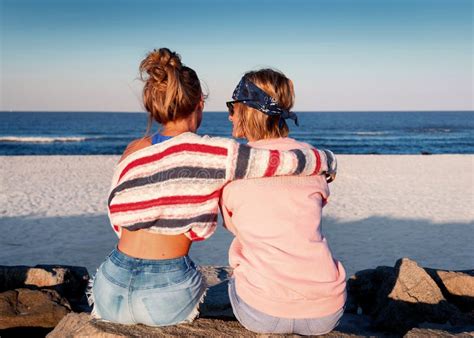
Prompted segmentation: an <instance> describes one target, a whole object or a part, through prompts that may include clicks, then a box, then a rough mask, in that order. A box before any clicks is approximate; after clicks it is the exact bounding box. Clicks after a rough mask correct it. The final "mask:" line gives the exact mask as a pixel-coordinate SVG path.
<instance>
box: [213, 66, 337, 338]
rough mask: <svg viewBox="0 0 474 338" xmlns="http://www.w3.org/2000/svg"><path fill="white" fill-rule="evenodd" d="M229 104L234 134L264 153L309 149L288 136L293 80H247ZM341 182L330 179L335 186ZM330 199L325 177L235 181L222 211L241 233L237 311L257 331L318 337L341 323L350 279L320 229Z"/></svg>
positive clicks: (236, 245) (249, 76) (254, 76)
mask: <svg viewBox="0 0 474 338" xmlns="http://www.w3.org/2000/svg"><path fill="white" fill-rule="evenodd" d="M232 99H233V101H229V102H228V103H227V105H228V108H229V120H230V121H231V122H232V124H233V132H232V134H233V136H234V137H240V138H245V139H247V140H248V141H250V142H249V145H250V146H252V147H253V148H259V149H277V150H280V151H285V150H289V149H300V150H303V149H308V148H310V145H308V144H306V143H301V142H297V141H296V140H294V139H292V138H288V132H289V128H288V125H287V123H286V119H292V120H293V121H294V122H295V123H296V124H297V123H298V120H297V116H296V114H294V113H293V112H291V108H292V107H293V102H294V90H293V83H292V82H291V80H289V79H288V78H287V77H286V76H285V75H284V74H282V73H280V72H278V71H275V70H272V69H262V70H258V71H252V72H248V73H246V74H245V75H244V77H243V78H242V80H241V81H240V83H239V84H238V85H237V88H236V89H235V91H234V94H233V96H232ZM333 178H334V176H333V177H331V178H329V180H328V181H331V180H332V179H333ZM328 197H329V188H328V182H327V180H326V179H325V178H324V177H323V176H313V177H272V178H262V179H256V180H242V181H234V182H231V183H229V184H228V185H227V186H226V187H225V188H224V190H223V194H222V199H221V211H222V213H223V218H224V222H225V226H226V227H227V229H228V230H230V231H231V232H232V233H233V234H234V235H235V239H234V240H233V242H232V244H231V247H230V249H229V262H230V265H231V267H233V269H234V270H233V271H234V272H233V278H232V279H231V280H230V281H229V297H230V300H231V304H232V308H233V310H234V314H235V316H236V317H237V319H238V320H239V321H240V323H241V324H242V325H243V326H245V327H246V328H247V329H249V330H251V331H254V332H258V333H278V334H288V333H296V334H301V335H319V334H324V333H327V332H329V331H331V330H332V329H333V328H334V327H335V326H336V325H337V323H338V322H339V319H340V318H341V316H342V314H343V310H344V303H345V299H346V292H345V286H346V281H345V280H346V274H345V271H344V267H343V266H342V264H341V263H339V262H338V261H337V260H335V259H334V258H333V256H332V253H331V251H330V249H329V246H328V243H327V242H326V239H325V237H324V235H323V234H322V232H321V216H322V208H323V206H324V205H325V204H326V202H327V199H328Z"/></svg>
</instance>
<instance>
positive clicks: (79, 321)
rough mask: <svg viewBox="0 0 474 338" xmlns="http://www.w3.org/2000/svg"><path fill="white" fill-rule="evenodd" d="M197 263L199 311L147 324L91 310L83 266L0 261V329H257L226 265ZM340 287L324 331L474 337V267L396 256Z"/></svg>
mask: <svg viewBox="0 0 474 338" xmlns="http://www.w3.org/2000/svg"><path fill="white" fill-rule="evenodd" d="M201 270H202V272H203V274H204V276H205V278H206V281H207V283H208V285H209V286H210V287H209V290H208V293H207V296H206V299H205V301H204V303H203V304H202V306H201V308H200V318H198V319H197V320H195V321H194V322H193V323H192V324H182V325H176V326H170V327H163V328H153V327H148V326H144V325H120V324H114V323H110V322H106V321H102V320H97V319H93V318H91V316H90V314H89V312H90V308H89V307H88V305H87V303H86V298H85V288H86V286H87V281H88V280H89V275H88V273H87V270H86V269H84V268H80V267H68V266H53V265H48V266H44V265H43V266H36V267H4V266H0V336H1V337H6V336H12V335H15V336H16V335H23V336H41V335H43V336H44V335H46V334H48V337H79V336H81V337H83V336H93V337H142V336H150V337H165V336H166V337H169V336H196V337H226V336H227V337H233V336H249V337H256V336H259V335H257V334H254V333H252V332H250V331H247V330H246V329H245V328H243V327H242V326H241V325H240V324H239V323H238V322H237V321H236V319H235V317H234V316H233V313H232V308H231V306H230V302H229V298H228V296H227V280H228V278H229V275H230V273H231V272H230V269H229V268H227V267H211V266H206V267H202V268H201ZM347 291H348V300H347V303H346V312H345V313H344V316H343V318H342V320H341V323H340V325H339V326H338V327H337V328H336V329H335V330H334V331H332V332H331V333H329V334H326V335H325V337H367V336H377V337H401V336H405V337H474V270H469V271H444V270H435V269H429V268H422V267H420V266H419V265H418V264H417V263H416V262H414V261H412V260H409V259H407V258H403V259H400V260H398V261H397V263H396V265H395V266H394V267H387V266H381V267H377V268H375V269H369V270H363V271H360V272H357V273H356V274H355V275H354V276H352V277H351V278H350V279H349V281H348V287H347ZM53 328H54V330H52V329H53ZM51 330H52V331H51Z"/></svg>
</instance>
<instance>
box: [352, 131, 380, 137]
mask: <svg viewBox="0 0 474 338" xmlns="http://www.w3.org/2000/svg"><path fill="white" fill-rule="evenodd" d="M354 134H355V135H360V136H376V135H385V134H387V132H385V131H358V132H355V133H354Z"/></svg>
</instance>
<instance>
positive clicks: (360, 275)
mask: <svg viewBox="0 0 474 338" xmlns="http://www.w3.org/2000/svg"><path fill="white" fill-rule="evenodd" d="M395 273H396V271H395V268H392V267H389V266H379V267H377V268H376V269H367V270H362V271H358V272H356V274H355V275H354V276H352V277H351V278H349V280H348V281H347V296H348V297H347V298H348V301H347V302H346V312H349V313H354V314H355V313H357V311H358V309H362V312H363V313H364V314H372V313H373V312H374V311H375V310H376V309H377V304H378V302H379V301H380V299H379V298H380V297H379V296H378V293H379V291H380V289H381V286H382V284H383V283H384V282H385V281H386V280H387V279H391V280H394V279H395V278H396V274H395Z"/></svg>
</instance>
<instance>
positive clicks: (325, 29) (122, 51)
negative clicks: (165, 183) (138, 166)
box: [0, 0, 474, 111]
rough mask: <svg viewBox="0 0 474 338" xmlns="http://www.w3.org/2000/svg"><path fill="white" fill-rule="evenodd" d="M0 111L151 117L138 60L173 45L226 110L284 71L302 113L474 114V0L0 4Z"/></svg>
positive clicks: (37, 0)
mask: <svg viewBox="0 0 474 338" xmlns="http://www.w3.org/2000/svg"><path fill="white" fill-rule="evenodd" d="M0 16H1V17H0V18H1V24H0V30H1V31H0V34H1V88H0V93H1V97H0V110H10V109H11V110H51V111H57V110H60V111H142V108H141V101H140V90H141V83H140V81H138V79H137V76H138V64H139V62H140V60H141V59H142V58H143V57H144V56H145V55H146V53H147V52H148V51H150V50H152V49H153V48H159V47H169V48H170V49H172V50H175V51H177V52H178V53H180V54H181V56H182V59H183V62H184V63H185V64H187V65H188V66H190V67H192V68H193V69H195V70H196V71H197V73H198V75H199V77H200V79H201V80H202V81H203V82H204V83H205V84H206V85H207V88H208V90H209V93H210V97H209V100H208V102H207V106H206V110H207V111H223V110H225V101H226V100H228V99H229V97H230V95H231V93H232V90H233V88H234V86H235V85H236V84H237V82H238V81H239V79H240V77H241V76H242V74H243V73H245V72H246V71H248V70H252V69H258V68H261V67H268V66H269V67H273V68H277V69H279V70H281V71H283V72H284V73H285V74H286V75H287V76H288V77H289V78H291V79H292V80H293V81H294V83H295V89H296V106H295V110H297V111H305V110H306V111H308V110H309V111H320V110H324V111H331V110H472V109H474V108H473V94H472V92H473V54H472V52H473V50H472V48H473V47H472V45H473V23H472V20H473V19H472V17H473V1H472V0H313V1H311V0H306V1H301V0H296V1H290V0H287V1H278V0H277V1H270V0H268V1H263V0H255V1H250V0H248V1H224V0H222V1H221V0H206V1H198V0H194V1H192V0H189V1H184V0H173V1H170V0H167V1H144V0H135V1H132V0H127V1H124V0H94V1H92V0H80V1H79V0H56V1H52V0H0Z"/></svg>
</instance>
